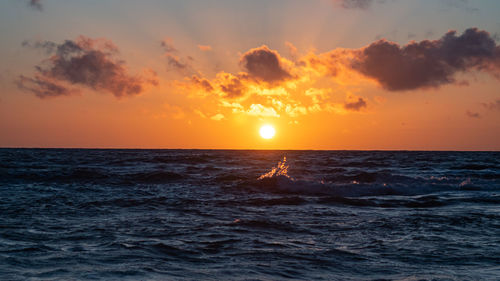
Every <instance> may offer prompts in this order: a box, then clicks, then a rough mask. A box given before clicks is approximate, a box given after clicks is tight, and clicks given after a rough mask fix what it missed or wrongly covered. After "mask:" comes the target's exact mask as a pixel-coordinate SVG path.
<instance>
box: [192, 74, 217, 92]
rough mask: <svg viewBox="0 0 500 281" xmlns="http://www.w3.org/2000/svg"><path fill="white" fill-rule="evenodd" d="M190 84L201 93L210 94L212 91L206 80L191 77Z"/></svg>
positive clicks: (212, 88)
mask: <svg viewBox="0 0 500 281" xmlns="http://www.w3.org/2000/svg"><path fill="white" fill-rule="evenodd" d="M191 83H192V84H193V85H195V86H196V87H198V88H200V89H202V90H203V91H205V92H207V93H210V92H212V91H213V90H214V87H213V86H212V84H211V83H210V81H208V79H206V78H200V77H198V76H193V77H191Z"/></svg>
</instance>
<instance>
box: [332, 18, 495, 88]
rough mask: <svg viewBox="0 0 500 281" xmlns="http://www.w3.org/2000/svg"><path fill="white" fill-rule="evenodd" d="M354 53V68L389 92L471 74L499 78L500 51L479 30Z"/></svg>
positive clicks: (434, 84) (380, 44)
mask: <svg viewBox="0 0 500 281" xmlns="http://www.w3.org/2000/svg"><path fill="white" fill-rule="evenodd" d="M353 53H354V58H353V59H352V60H351V62H350V67H351V68H352V69H353V70H355V71H358V72H359V73H361V74H363V75H365V76H367V77H370V78H373V79H375V80H376V81H378V82H379V83H380V85H381V86H382V87H383V88H385V89H387V90H389V91H404V90H414V89H419V88H433V87H434V88H436V87H439V86H442V85H445V84H450V83H454V82H455V79H454V75H455V74H456V73H458V72H466V71H469V70H479V71H487V72H490V73H492V74H493V75H498V73H499V72H498V70H499V66H500V47H499V46H496V44H495V41H494V40H493V39H492V38H491V36H490V34H489V33H488V32H486V31H481V30H478V29H477V28H470V29H467V30H466V31H465V32H464V33H463V34H461V35H459V36H457V34H456V31H449V32H447V33H446V34H445V35H444V36H443V37H441V38H440V39H438V40H424V41H421V42H410V43H408V44H406V45H404V46H400V45H399V44H397V43H394V42H389V41H386V40H379V41H376V42H374V43H372V44H370V45H369V46H367V47H365V48H362V49H360V50H355V51H353ZM335 55H336V54H333V55H332V56H335Z"/></svg>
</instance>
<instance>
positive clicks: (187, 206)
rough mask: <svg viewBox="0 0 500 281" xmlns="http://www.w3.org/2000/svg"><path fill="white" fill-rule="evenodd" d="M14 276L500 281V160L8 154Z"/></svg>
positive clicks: (2, 266) (330, 154)
mask: <svg viewBox="0 0 500 281" xmlns="http://www.w3.org/2000/svg"><path fill="white" fill-rule="evenodd" d="M0 279H1V280H101V279H102V280H500V153H499V152H420V151H419V152H411V151H396V152H391V151H243V150H239V151H232V150H98V149H96V150H90V149H0Z"/></svg>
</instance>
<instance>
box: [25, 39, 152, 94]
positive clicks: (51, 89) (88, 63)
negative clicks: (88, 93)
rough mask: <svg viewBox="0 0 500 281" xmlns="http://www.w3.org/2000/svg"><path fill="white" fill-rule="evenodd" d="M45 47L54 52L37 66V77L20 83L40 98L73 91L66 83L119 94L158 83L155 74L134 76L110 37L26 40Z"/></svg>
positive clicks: (36, 45)
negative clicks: (58, 42) (129, 71)
mask: <svg viewBox="0 0 500 281" xmlns="http://www.w3.org/2000/svg"><path fill="white" fill-rule="evenodd" d="M23 45H25V46H30V47H34V48H41V49H44V50H45V51H46V52H51V53H52V55H51V56H50V57H49V58H48V59H46V60H44V61H43V62H42V63H41V64H39V65H37V66H36V67H35V69H36V74H35V78H29V77H25V76H20V77H19V79H18V83H17V84H18V86H19V88H20V89H24V90H29V91H31V92H33V93H34V94H35V95H37V96H38V97H45V96H60V95H68V94H71V93H73V92H72V91H68V90H64V88H65V87H64V86H62V85H63V84H64V83H67V84H70V85H81V86H86V87H89V88H91V89H93V90H96V91H104V92H109V93H111V94H113V95H115V96H116V97H123V96H132V95H137V94H140V93H141V92H143V91H144V88H145V86H146V85H151V84H152V85H156V84H157V83H158V81H157V79H156V74H155V73H150V74H149V75H146V76H131V75H129V74H128V73H127V68H126V67H125V65H124V62H123V61H120V60H116V59H115V58H114V55H115V54H117V53H118V49H117V47H116V46H115V45H114V44H113V43H112V42H111V41H108V40H104V39H97V40H94V39H90V38H87V37H83V36H81V37H79V38H78V39H77V40H75V41H72V40H66V41H65V42H64V43H62V44H59V45H58V44H55V43H52V42H37V43H33V44H31V43H23Z"/></svg>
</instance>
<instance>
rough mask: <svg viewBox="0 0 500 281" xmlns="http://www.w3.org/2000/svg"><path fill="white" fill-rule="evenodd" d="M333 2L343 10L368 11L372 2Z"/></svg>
mask: <svg viewBox="0 0 500 281" xmlns="http://www.w3.org/2000/svg"><path fill="white" fill-rule="evenodd" d="M333 2H335V3H336V4H337V5H338V6H340V7H342V8H344V9H368V8H369V7H370V6H371V4H372V2H373V0H334V1H333Z"/></svg>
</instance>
